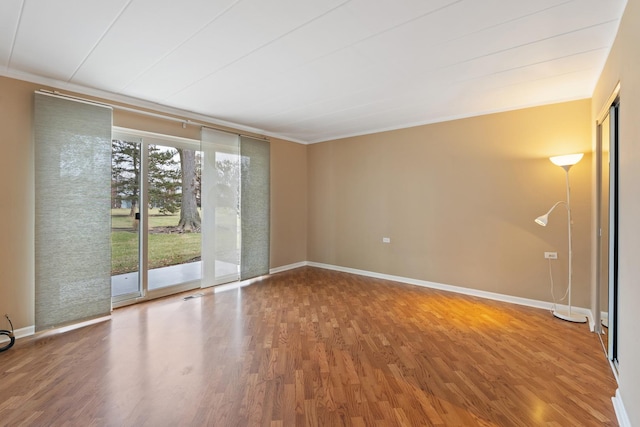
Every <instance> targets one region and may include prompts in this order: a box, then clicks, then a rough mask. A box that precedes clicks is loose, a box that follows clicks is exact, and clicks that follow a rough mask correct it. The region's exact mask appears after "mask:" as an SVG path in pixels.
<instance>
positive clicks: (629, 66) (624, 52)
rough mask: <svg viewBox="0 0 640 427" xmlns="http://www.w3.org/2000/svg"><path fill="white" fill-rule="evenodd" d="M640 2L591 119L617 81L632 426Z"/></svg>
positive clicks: (638, 289)
mask: <svg viewBox="0 0 640 427" xmlns="http://www.w3.org/2000/svg"><path fill="white" fill-rule="evenodd" d="M638 40H640V2H639V1H638V0H629V2H628V3H627V7H626V10H625V13H624V16H623V19H622V22H621V24H620V28H619V30H618V36H617V38H616V41H615V43H614V46H613V49H612V50H611V53H610V55H609V59H608V60H607V63H606V66H605V68H604V70H603V72H602V75H601V76H600V80H599V82H598V85H597V86H596V89H595V91H594V94H593V103H592V105H593V108H592V121H593V122H595V120H596V118H597V117H598V115H599V113H600V111H601V110H602V109H603V108H605V107H606V101H607V99H608V98H609V96H610V95H611V93H612V91H613V90H614V88H615V86H616V84H617V83H618V82H620V122H619V152H618V154H619V170H618V173H619V198H620V201H619V203H620V204H619V223H618V226H619V246H618V250H619V253H618V256H619V270H618V280H619V282H618V286H619V290H618V292H619V306H618V345H619V347H618V356H619V362H620V365H619V387H620V395H621V397H622V400H623V402H624V405H625V408H626V411H627V414H628V415H629V418H630V421H631V425H634V426H640V407H639V406H638V405H637V403H638V402H640V338H639V337H640V334H639V333H638V325H640V309H639V308H638V303H640V283H639V278H640V221H639V220H638V219H639V218H640V167H639V165H640V120H638V118H639V117H640V74H639V70H640V49H639V48H638Z"/></svg>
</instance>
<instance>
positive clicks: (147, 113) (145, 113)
mask: <svg viewBox="0 0 640 427" xmlns="http://www.w3.org/2000/svg"><path fill="white" fill-rule="evenodd" d="M36 92H41V93H43V94H46V95H56V96H60V97H63V98H69V99H75V100H77V101H82V102H89V103H93V104H97V105H102V106H105V107H111V108H113V109H114V110H122V111H128V112H130V113H134V114H140V115H143V116H149V117H155V118H157V119H162V120H167V121H172V122H177V123H182V128H183V129H185V128H186V127H187V125H190V126H198V127H205V128H209V129H215V130H218V131H221V132H227V133H230V134H233V135H239V136H246V137H249V138H254V139H262V140H264V141H269V138H267V137H266V136H257V137H256V136H253V135H245V134H242V133H238V132H233V131H229V130H228V129H222V128H219V127H216V126H214V125H210V124H205V123H200V122H195V121H193V120H190V119H181V118H179V117H173V116H167V115H165V114H160V113H154V112H151V111H145V110H138V109H136V108H131V107H125V106H122V105H117V104H110V103H107V102H102V101H95V100H93V99H87V98H81V97H79V96H75V95H69V94H66V93H62V92H58V91H57V90H47V89H40V90H37V91H36Z"/></svg>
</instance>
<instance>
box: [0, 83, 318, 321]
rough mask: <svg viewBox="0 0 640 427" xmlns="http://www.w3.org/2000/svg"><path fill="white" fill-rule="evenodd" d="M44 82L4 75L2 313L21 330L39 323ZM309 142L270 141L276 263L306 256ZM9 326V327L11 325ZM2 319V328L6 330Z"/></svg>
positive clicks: (135, 122) (131, 121)
mask: <svg viewBox="0 0 640 427" xmlns="http://www.w3.org/2000/svg"><path fill="white" fill-rule="evenodd" d="M42 88H43V86H42V85H36V84H32V83H26V82H22V81H19V80H13V79H9V78H5V77H0V144H1V147H2V152H3V155H2V156H0V194H1V195H2V200H3V201H2V209H0V233H1V234H0V236H2V241H1V243H0V315H4V313H8V314H9V316H10V317H11V319H12V320H13V323H14V326H15V327H16V328H24V327H27V326H31V325H33V324H34V255H33V254H34V246H33V240H34V236H33V228H34V215H33V209H34V189H33V185H34V184H33V183H34V173H33V172H34V171H33V147H32V141H31V138H32V136H31V129H32V115H33V92H34V91H35V90H37V89H42ZM113 123H114V125H115V126H121V127H126V128H132V129H140V130H145V131H149V132H157V133H162V134H166V135H173V136H181V137H186V138H194V139H200V128H199V127H196V126H187V128H186V129H183V128H182V125H181V123H178V122H172V121H166V120H161V119H157V118H152V117H147V116H142V115H139V114H134V113H130V112H124V111H120V110H115V111H114V116H113ZM306 179H307V171H306V146H302V145H299V144H295V143H291V142H287V141H284V140H280V139H273V140H272V141H271V184H272V185H271V217H272V228H271V263H270V264H271V267H272V268H273V267H279V266H282V265H286V264H292V263H296V262H301V261H304V260H306V231H307V225H306V220H307V206H306V186H307V185H306ZM6 326H8V325H6ZM6 326H5V325H4V321H2V320H0V329H5V327H6Z"/></svg>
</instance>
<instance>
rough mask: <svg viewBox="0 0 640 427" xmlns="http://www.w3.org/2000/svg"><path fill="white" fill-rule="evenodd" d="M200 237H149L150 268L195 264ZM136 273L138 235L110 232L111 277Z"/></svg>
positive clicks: (158, 235) (168, 235)
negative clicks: (193, 262) (192, 262)
mask: <svg viewBox="0 0 640 427" xmlns="http://www.w3.org/2000/svg"><path fill="white" fill-rule="evenodd" d="M200 245H201V235H200V233H184V234H177V233H174V234H150V235H149V268H150V269H153V268H159V267H167V266H170V265H177V264H183V263H185V262H191V261H195V260H196V259H197V258H198V257H199V256H200ZM137 270H138V234H137V233H134V232H132V231H113V232H111V274H112V275H116V274H124V273H130V272H132V271H137Z"/></svg>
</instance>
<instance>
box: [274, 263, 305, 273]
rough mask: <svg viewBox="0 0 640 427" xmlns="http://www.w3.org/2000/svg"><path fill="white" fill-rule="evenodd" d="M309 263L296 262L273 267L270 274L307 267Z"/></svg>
mask: <svg viewBox="0 0 640 427" xmlns="http://www.w3.org/2000/svg"><path fill="white" fill-rule="evenodd" d="M307 265H309V263H308V262H307V261H301V262H296V263H294V264H289V265H283V266H280V267H276V268H272V269H270V270H269V274H276V273H282V272H283V271H287V270H293V269H294V268H300V267H305V266H307Z"/></svg>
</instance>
